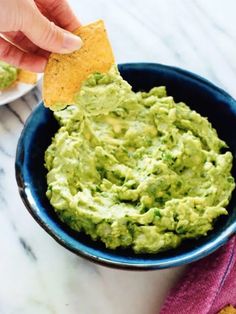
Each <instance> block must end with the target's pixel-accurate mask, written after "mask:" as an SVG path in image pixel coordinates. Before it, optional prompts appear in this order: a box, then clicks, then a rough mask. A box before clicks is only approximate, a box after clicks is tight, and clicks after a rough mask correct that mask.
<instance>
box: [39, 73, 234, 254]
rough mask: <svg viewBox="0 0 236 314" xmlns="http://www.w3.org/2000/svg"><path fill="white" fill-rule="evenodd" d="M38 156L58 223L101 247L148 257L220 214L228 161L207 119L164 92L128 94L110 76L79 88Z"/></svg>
mask: <svg viewBox="0 0 236 314" xmlns="http://www.w3.org/2000/svg"><path fill="white" fill-rule="evenodd" d="M76 103H77V104H76V105H70V106H68V107H67V108H66V109H64V110H61V111H58V112H56V113H55V117H56V119H57V120H58V122H59V124H60V128H59V130H58V132H57V133H56V134H55V136H54V138H53V139H52V144H51V145H50V146H49V147H48V149H47V151H46V154H45V161H46V168H47V170H48V174H47V183H48V190H47V197H48V198H49V200H50V203H51V204H52V206H53V207H54V209H55V211H56V213H57V214H58V215H59V217H60V219H61V220H62V221H63V222H65V223H66V224H67V225H69V226H70V227H71V228H72V229H74V230H76V231H83V232H85V233H86V234H88V235H90V237H91V238H92V239H94V240H97V239H99V240H101V241H102V242H104V243H105V245H106V247H108V248H111V249H115V248H118V247H131V248H132V249H133V250H134V251H135V252H136V253H142V252H148V253H156V252H159V251H163V250H166V249H170V248H175V247H177V246H178V245H179V244H180V243H181V242H182V240H184V239H189V238H197V237H200V236H205V235H206V234H207V232H208V231H209V230H211V229H212V228H213V223H214V220H215V219H216V218H217V217H219V216H220V215H227V211H226V209H225V207H226V206H227V204H228V203H229V199H230V196H231V192H232V191H233V189H234V187H235V184H234V179H233V177H232V176H231V174H230V170H231V167H232V154H231V153H230V152H225V153H222V152H221V149H222V148H224V147H226V144H225V143H224V142H223V141H222V140H220V139H219V138H218V136H217V133H216V131H215V130H214V129H213V128H212V126H211V124H210V123H209V122H208V120H207V119H206V118H203V117H201V116H200V115H199V114H198V113H197V112H195V111H193V110H190V108H189V107H188V106H187V105H185V104H184V103H182V102H180V103H175V101H174V99H173V97H171V96H167V94H166V89H165V87H163V86H161V87H154V88H153V89H151V90H150V92H148V93H146V92H138V93H134V92H133V91H132V90H131V87H130V85H129V84H128V83H127V82H126V81H124V80H123V79H122V78H121V76H120V75H119V73H118V71H117V69H116V68H115V67H114V68H112V69H111V70H110V72H109V73H107V74H100V73H95V74H93V75H91V76H90V77H89V78H88V80H87V81H86V82H85V83H84V85H83V86H82V89H81V91H80V93H79V95H78V96H77V101H76Z"/></svg>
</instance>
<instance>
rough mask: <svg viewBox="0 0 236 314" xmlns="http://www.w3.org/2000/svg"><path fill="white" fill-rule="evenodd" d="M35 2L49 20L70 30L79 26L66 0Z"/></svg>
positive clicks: (37, 0)
mask: <svg viewBox="0 0 236 314" xmlns="http://www.w3.org/2000/svg"><path fill="white" fill-rule="evenodd" d="M36 4H37V5H38V6H39V8H42V9H43V11H44V12H43V13H44V14H45V15H46V16H47V17H48V18H49V19H50V20H51V21H54V22H55V23H56V24H57V25H59V26H60V27H62V28H64V29H66V30H68V31H70V32H73V31H74V30H75V29H76V28H78V27H80V26H81V24H80V22H79V20H78V18H77V17H76V15H75V14H74V13H73V11H72V9H71V8H70V6H69V4H68V2H67V1H66V0H36Z"/></svg>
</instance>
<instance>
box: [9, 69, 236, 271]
mask: <svg viewBox="0 0 236 314" xmlns="http://www.w3.org/2000/svg"><path fill="white" fill-rule="evenodd" d="M119 69H120V72H121V75H122V76H123V78H124V79H125V80H127V81H128V82H129V83H130V84H131V85H132V87H133V89H134V90H135V91H139V90H145V91H147V90H149V89H150V88H152V87H154V86H158V85H166V86H167V91H168V94H169V95H172V96H174V98H175V100H176V101H184V102H186V103H187V104H188V105H189V106H190V107H191V108H192V109H195V110H196V111H197V112H199V113H200V114H201V115H202V116H207V117H208V119H209V121H210V122H211V123H212V124H213V126H214V127H215V128H216V130H217V132H218V134H219V136H220V138H222V139H223V140H225V141H226V143H227V144H228V146H229V149H230V150H231V152H232V153H233V155H234V167H233V170H232V173H233V176H234V178H235V179H236V167H235V165H236V163H235V157H236V101H235V100H234V99H233V98H232V97H231V96H229V95H228V94H227V93H225V92H224V91H223V90H221V89H220V88H218V87H216V86H214V85H213V84H211V83H210V82H209V81H207V80H205V79H203V78H201V77H199V76H198V75H195V74H193V73H190V72H187V71H185V70H182V69H178V68H175V67H170V66H165V65H161V64H155V63H128V64H121V65H119ZM57 128H58V125H57V122H56V121H55V119H54V117H53V113H52V112H51V111H50V110H48V109H46V108H45V107H44V106H43V104H42V103H40V104H39V105H38V106H37V108H36V109H35V110H34V111H33V112H32V114H31V115H30V117H29V118H28V120H27V122H26V124H25V127H24V130H23V131H22V134H21V137H20V139H19V143H18V147H17V153H16V163H15V169H16V179H17V183H18V186H19V192H20V195H21V197H22V200H23V202H24V203H25V205H26V207H27V209H28V210H29V212H30V213H31V215H32V216H33V217H34V219H35V220H36V221H37V222H38V223H39V224H40V225H41V226H42V227H43V228H44V229H45V230H46V231H47V232H48V233H49V234H50V235H51V236H52V237H53V238H54V239H55V240H56V241H57V242H59V243H60V244H61V245H63V246H64V247H65V248H67V249H69V250H70V251H72V252H74V253H76V254H77V255H80V256H83V257H85V258H87V259H89V260H91V261H94V262H97V263H100V264H103V265H107V266H111V267H116V268H125V269H133V270H135V269H136V270H141V269H143V270H147V269H160V268H167V267H173V266H178V265H182V264H187V263H190V262H193V261H195V260H198V259H200V258H203V257H204V256H206V255H208V254H210V253H211V252H213V251H215V250H216V249H217V248H219V247H220V246H221V245H223V244H224V243H225V242H226V241H227V240H228V239H229V238H230V236H231V235H232V234H233V233H235V231H236V193H235V191H234V193H233V197H232V199H231V202H230V204H229V206H228V208H227V209H228V211H229V215H228V216H227V217H222V218H219V219H218V220H217V222H216V224H215V228H214V230H213V231H212V232H210V233H209V235H208V236H206V237H203V238H200V239H196V240H191V241H186V242H184V243H183V244H182V245H181V246H180V247H179V248H177V249H175V250H169V251H167V252H164V253H159V254H153V255H151V254H141V255H137V254H134V253H133V252H132V251H131V250H127V249H126V250H122V249H119V250H114V251H113V250H109V249H106V248H105V246H104V245H103V244H102V243H100V242H94V241H92V240H91V239H90V238H89V237H88V236H86V235H84V234H82V233H76V232H73V231H72V230H70V229H69V228H68V227H67V226H66V225H65V224H63V223H62V222H60V220H59V219H58V217H57V216H56V214H55V213H54V210H53V208H52V207H51V205H50V204H49V201H48V200H47V198H46V196H45V192H46V169H45V168H44V152H45V150H46V148H47V147H48V145H49V144H50V142H51V138H52V136H53V135H54V133H55V132H56V130H57Z"/></svg>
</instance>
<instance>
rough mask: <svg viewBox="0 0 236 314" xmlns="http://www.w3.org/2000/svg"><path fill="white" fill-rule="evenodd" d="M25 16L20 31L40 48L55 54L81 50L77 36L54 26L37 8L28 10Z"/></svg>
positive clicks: (80, 42) (80, 41)
mask: <svg viewBox="0 0 236 314" xmlns="http://www.w3.org/2000/svg"><path fill="white" fill-rule="evenodd" d="M27 15H28V16H27ZM27 15H25V23H23V26H22V29H21V31H22V32H23V33H24V34H25V35H26V36H27V37H28V38H29V39H30V40H31V41H32V42H33V43H34V44H36V45H37V46H39V47H40V48H42V49H44V50H47V51H51V52H56V53H69V52H73V51H75V50H78V49H80V48H81V46H82V40H81V39H80V37H79V36H76V35H73V34H72V33H70V32H68V31H66V30H64V29H62V28H60V27H58V26H56V25H55V24H54V23H53V22H51V21H49V20H48V19H47V18H46V17H45V16H44V15H42V14H41V12H40V11H39V10H38V9H37V8H32V9H31V10H29V11H28V14H27Z"/></svg>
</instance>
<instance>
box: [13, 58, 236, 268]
mask: <svg viewBox="0 0 236 314" xmlns="http://www.w3.org/2000/svg"><path fill="white" fill-rule="evenodd" d="M118 67H119V69H122V68H132V69H141V68H145V69H148V68H150V69H153V68H159V69H160V68H161V69H164V70H166V69H168V70H171V71H174V72H176V73H177V74H181V75H182V76H183V75H184V76H185V77H188V78H192V79H193V80H195V81H197V82H201V83H202V84H204V85H207V86H208V87H210V88H211V89H213V90H214V91H216V92H218V93H220V94H222V95H224V96H225V97H227V99H228V101H229V102H230V103H234V105H235V107H236V100H235V99H233V97H231V96H230V95H229V94H228V93H227V92H225V91H224V90H223V89H221V88H219V87H217V86H215V85H214V84H213V83H211V82H210V81H209V80H207V79H205V78H203V77H201V76H199V75H198V74H195V73H193V72H191V71H188V70H184V69H181V68H178V67H175V66H170V65H164V64H160V63H150V62H134V63H122V64H119V65H118ZM40 106H43V101H41V102H40V103H39V104H38V105H37V106H36V107H35V108H34V110H33V111H32V112H31V114H30V115H29V117H28V118H27V120H26V122H25V125H24V128H23V130H22V132H21V135H20V137H19V140H18V144H17V150H16V157H15V176H16V181H17V185H18V190H19V193H20V196H21V199H22V201H23V203H24V205H25V207H26V208H27V210H28V211H29V213H30V214H31V215H32V217H33V218H34V219H35V220H36V221H37V222H38V224H39V225H40V226H41V227H42V228H43V229H44V230H45V231H46V232H47V233H48V234H49V235H50V236H51V237H52V238H54V239H55V240H56V241H57V242H58V243H59V244H61V245H62V246H63V247H64V248H66V249H68V250H69V251H71V252H73V253H75V254H76V255H78V256H81V257H84V258H86V259H88V260H90V261H92V262H95V263H98V264H101V265H103V266H109V267H112V268H118V269H126V270H155V269H163V268H169V267H176V266H180V265H184V264H188V263H191V262H193V261H197V260H199V259H201V258H203V257H205V256H207V255H209V254H211V253H212V252H214V251H215V250H217V249H218V248H219V247H221V246H222V245H223V244H225V243H226V242H227V241H228V240H229V238H230V237H231V236H232V235H233V234H234V233H235V232H236V221H234V222H233V223H231V224H230V225H229V226H228V227H227V228H226V229H225V230H224V231H223V232H222V233H221V234H220V235H218V236H217V237H216V238H215V239H214V240H211V241H209V242H207V243H204V244H202V245H201V246H200V247H196V248H194V249H192V250H191V251H189V252H187V253H181V254H179V255H177V256H172V257H166V258H161V259H158V257H157V259H151V260H150V259H149V262H147V261H145V258H143V257H142V258H140V259H139V256H138V255H137V258H135V259H133V258H132V259H129V258H126V257H122V260H120V259H119V260H114V259H112V258H108V257H102V256H99V255H97V254H94V253H93V251H94V250H90V247H89V246H86V245H83V244H82V243H81V242H79V241H78V240H77V239H74V238H73V237H72V236H70V235H69V234H67V233H66V232H65V231H64V230H62V229H61V228H58V227H57V228H56V229H54V227H53V226H52V225H51V223H52V221H51V223H48V218H47V219H46V216H45V217H44V215H42V212H41V211H40V210H38V207H37V204H36V202H35V200H34V197H33V195H32V193H31V190H30V186H29V185H28V184H27V183H26V182H25V179H26V178H25V174H24V171H23V168H24V167H23V166H24V160H23V161H22V160H21V156H22V149H23V147H24V145H23V143H25V138H26V137H27V131H28V128H29V126H30V125H31V121H32V119H33V117H34V114H35V113H36V111H37V110H39V108H40ZM48 110H49V109H48ZM96 252H98V251H96ZM153 256H154V255H153ZM153 256H152V258H153ZM138 259H139V260H140V261H139V262H137V260H138ZM134 261H135V262H134Z"/></svg>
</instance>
